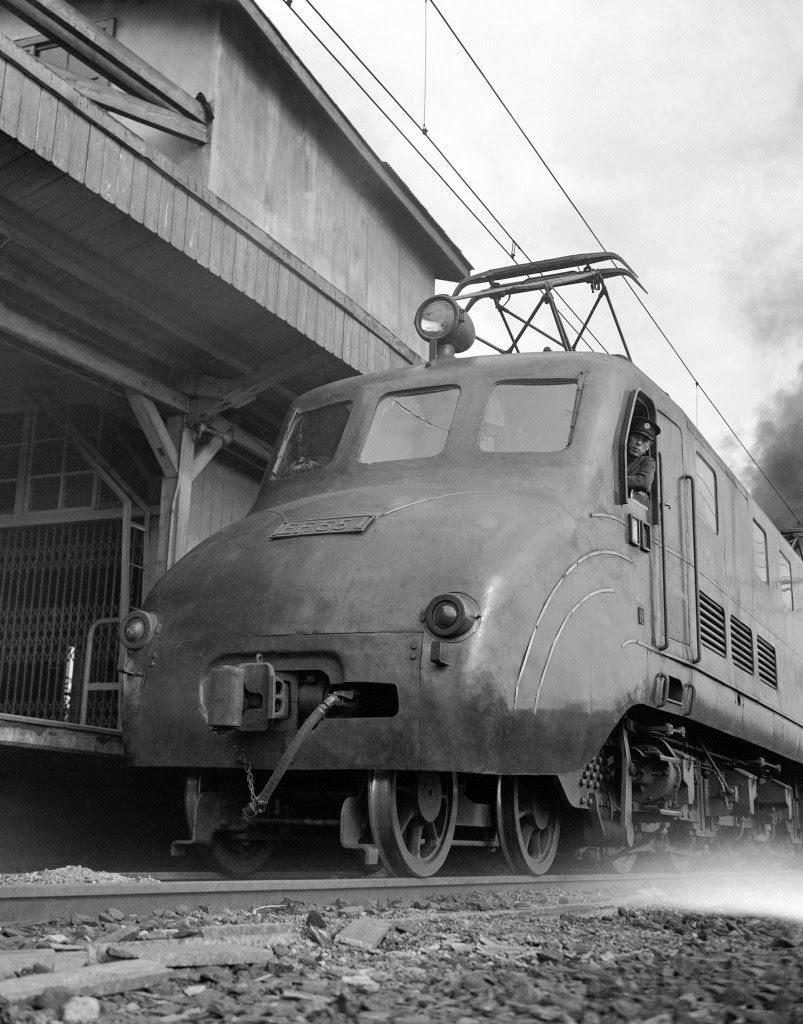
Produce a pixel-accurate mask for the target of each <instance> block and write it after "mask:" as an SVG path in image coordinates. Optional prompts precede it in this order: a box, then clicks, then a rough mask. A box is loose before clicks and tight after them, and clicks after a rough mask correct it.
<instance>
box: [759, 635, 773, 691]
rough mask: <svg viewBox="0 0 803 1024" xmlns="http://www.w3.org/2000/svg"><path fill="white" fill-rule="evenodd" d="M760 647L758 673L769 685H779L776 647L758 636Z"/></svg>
mask: <svg viewBox="0 0 803 1024" xmlns="http://www.w3.org/2000/svg"><path fill="white" fill-rule="evenodd" d="M756 647H757V648H758V675H759V678H760V679H763V680H764V682H765V683H766V684H767V685H768V686H776V687H777V685H778V665H777V661H776V658H775V648H774V647H773V646H772V644H768V643H767V641H766V640H763V639H762V638H761V637H760V636H757V637H756Z"/></svg>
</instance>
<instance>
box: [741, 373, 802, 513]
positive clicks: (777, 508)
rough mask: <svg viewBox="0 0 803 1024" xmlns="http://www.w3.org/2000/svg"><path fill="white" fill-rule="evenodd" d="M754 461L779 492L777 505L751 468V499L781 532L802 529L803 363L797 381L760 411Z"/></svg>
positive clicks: (774, 494) (770, 492) (764, 483)
mask: <svg viewBox="0 0 803 1024" xmlns="http://www.w3.org/2000/svg"><path fill="white" fill-rule="evenodd" d="M753 454H754V456H755V459H756V461H757V462H758V464H759V465H760V466H761V468H762V469H763V470H764V472H765V473H766V474H767V476H768V477H769V478H770V480H771V481H772V482H773V484H775V487H777V489H778V490H779V491H780V492H781V494H782V495H783V497H784V498H785V499H786V502H787V504H788V505H790V506H791V508H792V510H793V511H790V510H789V508H787V507H786V505H785V504H784V503H783V502H782V501H781V499H780V498H779V497H778V495H777V494H776V493H775V491H774V490H773V489H772V488H771V487H770V485H769V484H768V483H767V481H766V480H765V479H764V478H763V477H762V476H761V474H760V473H759V472H758V470H757V469H755V467H752V468H751V471H750V473H749V478H748V481H747V482H748V485H749V486H750V489H751V491H752V492H753V497H754V498H755V499H756V501H757V502H758V503H759V505H761V507H762V508H763V509H764V510H765V511H766V512H767V514H768V515H769V516H770V518H771V519H772V520H773V522H774V523H775V524H776V526H777V527H778V528H779V529H781V530H793V529H795V528H797V529H798V530H799V529H801V527H803V363H801V364H800V366H798V368H797V379H796V380H795V381H794V382H793V383H792V385H791V386H790V387H789V388H787V389H784V390H782V391H780V392H779V393H778V394H777V395H776V396H775V398H774V399H773V400H772V401H771V402H770V403H769V404H768V405H766V406H765V407H764V409H763V410H762V415H761V419H760V420H759V423H758V427H757V429H756V441H755V443H754V445H753Z"/></svg>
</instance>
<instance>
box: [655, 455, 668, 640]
mask: <svg viewBox="0 0 803 1024" xmlns="http://www.w3.org/2000/svg"><path fill="white" fill-rule="evenodd" d="M658 508H659V512H658V516H659V520H660V523H661V609H662V611H663V622H664V636H663V639H662V640H661V642H660V643H659V644H656V646H657V648H658V650H659V651H665V650H666V649H667V647H668V646H669V609H668V607H667V603H666V523H665V521H664V460H663V458H662V457H661V453H660V452H659V453H658Z"/></svg>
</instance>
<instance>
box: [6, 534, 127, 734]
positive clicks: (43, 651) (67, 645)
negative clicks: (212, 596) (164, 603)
mask: <svg viewBox="0 0 803 1024" xmlns="http://www.w3.org/2000/svg"><path fill="white" fill-rule="evenodd" d="M131 527H133V529H132V528H131ZM124 531H126V533H127V534H128V536H127V537H126V538H124ZM124 539H125V540H126V541H127V543H125V544H124V543H123V541H124ZM143 539H144V537H143V531H142V527H141V526H139V527H137V526H136V524H130V523H128V522H127V521H126V519H125V517H124V518H123V519H98V520H90V521H84V522H71V523H54V524H48V525H43V526H25V527H15V528H8V529H2V530H0V713H3V714H10V715H22V716H25V717H28V718H39V719H48V720H51V721H52V720H56V721H71V722H81V723H82V724H86V725H93V726H96V727H105V728H113V729H114V728H117V727H118V716H119V675H118V665H119V641H118V633H117V623H118V621H119V616H120V611H121V600H120V598H121V586H123V585H126V584H127V585H128V586H131V587H132V589H133V590H138V589H139V587H140V586H141V579H142V573H141V571H140V570H141V566H142V562H143V547H144V544H143ZM124 551H125V553H126V555H128V553H129V552H130V563H128V562H127V564H126V566H125V571H122V570H123V552H124ZM132 570H133V571H132ZM128 597H129V599H130V600H133V603H137V602H138V600H139V597H140V595H139V594H138V593H136V594H129V595H128ZM128 603H129V601H128V600H124V601H123V604H124V605H125V606H126V607H127V606H128ZM124 610H125V609H124Z"/></svg>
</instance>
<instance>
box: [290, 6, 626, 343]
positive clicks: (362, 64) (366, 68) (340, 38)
mask: <svg viewBox="0 0 803 1024" xmlns="http://www.w3.org/2000/svg"><path fill="white" fill-rule="evenodd" d="M284 2H285V4H286V5H287V6H288V7H289V8H290V10H291V11H292V12H293V14H295V16H296V18H297V19H298V20H299V21H300V22H301V24H302V25H303V26H304V27H305V28H306V29H307V31H308V32H309V33H310V34H311V35H312V37H313V38H314V39H315V40H316V41H317V42H318V43H319V44H320V45H321V46H322V47H323V48H324V49H325V50H326V52H327V53H328V54H329V55H330V57H332V59H333V60H335V61H336V63H337V64H338V65H339V67H340V68H341V69H342V70H343V71H344V72H345V73H346V74H347V75H348V77H349V78H350V79H351V81H352V82H353V83H354V84H355V85H357V86H358V88H359V89H360V90H361V91H362V92H363V94H364V95H365V96H366V97H367V98H368V99H369V100H370V101H371V103H372V104H373V105H374V106H375V107H376V108H377V110H379V112H380V113H381V114H382V115H383V117H385V119H386V120H388V121H389V122H390V124H391V125H393V127H394V128H395V129H396V131H397V132H398V133H399V134H400V135H401V137H402V138H403V139H404V140H405V142H407V143H408V145H410V146H411V147H412V148H413V149H414V150H415V152H416V153H418V155H419V156H420V157H421V159H422V160H423V161H424V162H425V163H426V164H427V166H428V167H429V168H430V169H431V170H433V171H434V172H435V174H436V175H437V176H438V178H440V180H441V181H442V182H443V183H444V184H445V185H446V186H447V188H448V189H449V191H450V192H452V194H453V195H454V196H455V197H456V198H457V199H459V201H460V202H461V203H462V205H463V206H464V207H465V209H467V210H468V211H469V213H471V215H472V216H473V217H474V219H475V220H476V221H477V222H478V223H479V224H480V226H481V227H482V228H483V229H484V230H485V231H486V232H487V234H488V235H490V237H491V238H492V239H493V240H494V241H495V242H496V243H497V245H499V246H500V248H501V249H503V251H504V252H505V253H506V254H508V248H507V247H506V246H505V245H504V244H503V243H502V242H501V241H500V239H499V238H498V237H497V236H496V235H495V234H494V233H493V232H492V231H491V230H490V229H489V228H488V227H487V225H486V224H485V223H484V222H483V221H482V220H481V219H480V217H479V216H478V215H477V214H476V213H475V212H474V211H473V210H471V208H470V207H469V206H468V204H467V203H466V202H465V201H464V200H463V199H462V198H461V197H460V196H459V195H458V193H457V192H456V191H455V189H454V188H453V187H452V186H451V185H450V184H449V183H448V182H447V181H446V179H445V178H444V177H443V175H441V174H440V172H439V171H437V170H436V168H435V167H434V166H433V165H432V164H431V163H430V162H429V161H428V160H427V158H426V157H425V156H424V154H423V153H422V152H421V150H420V149H419V148H418V147H417V146H416V145H415V144H414V143H413V142H412V140H411V139H410V138H409V137H408V136H407V135H405V134H404V132H403V131H402V130H401V128H400V127H399V126H398V125H397V124H396V122H395V121H394V120H393V119H392V118H391V117H390V115H389V114H388V113H387V112H386V111H385V110H384V109H383V108H382V107H380V106H379V104H378V103H377V101H376V100H375V99H374V98H373V97H372V96H371V95H370V93H368V91H367V90H366V89H365V87H364V86H363V85H362V84H361V83H360V82H359V81H358V80H357V78H356V77H355V76H354V75H353V74H352V72H351V71H350V70H349V69H348V68H347V67H346V66H345V65H344V64H343V62H342V61H341V60H340V59H339V58H338V57H337V56H335V54H334V53H333V52H332V50H331V49H330V48H329V47H328V46H327V45H326V43H325V42H324V41H323V40H322V39H321V38H320V36H319V35H318V34H317V33H316V32H315V30H314V29H313V28H312V27H311V26H310V25H309V24H308V23H307V22H306V21H304V19H303V18H302V17H301V15H300V14H299V13H298V11H297V10H296V8H295V7H293V6H292V4H291V0H284ZM425 2H426V0H425ZM306 3H307V6H308V7H309V8H311V10H312V11H313V12H314V13H315V15H316V16H317V17H318V18H319V19H320V20H321V21H322V22H323V24H324V25H325V26H326V27H327V29H329V31H330V32H331V33H332V35H333V36H334V37H335V38H336V39H337V40H338V42H339V43H340V44H341V46H343V47H344V48H345V49H346V50H347V51H348V52H349V53H350V54H351V56H352V57H353V58H354V59H355V60H356V61H357V63H358V64H359V65H360V67H361V68H362V69H363V70H364V71H365V72H366V74H368V75H369V76H370V77H371V78H372V79H373V81H374V82H375V83H376V84H377V85H378V86H379V87H380V89H382V90H383V92H384V93H385V94H386V95H387V96H388V98H389V99H390V100H391V101H392V102H393V103H394V104H395V105H396V107H398V109H399V110H400V111H401V112H402V114H404V116H405V117H406V118H407V120H408V121H410V122H411V123H412V124H413V125H414V126H415V127H416V129H417V130H418V131H420V132H421V133H422V134H423V135H424V136H425V137H426V139H427V141H428V142H429V143H430V145H431V146H432V147H433V148H434V149H435V151H436V153H437V154H438V156H440V158H441V159H442V160H443V161H444V163H445V164H446V165H447V167H448V168H449V169H450V170H451V171H452V173H453V174H454V175H455V176H456V177H457V178H458V180H459V181H460V182H461V183H462V184H463V185H464V186H465V187H466V188H467V189H468V191H469V192H470V193H471V195H472V196H473V197H474V198H475V199H476V200H477V202H478V203H479V204H480V206H481V207H482V208H483V209H484V210H485V212H486V213H487V214H488V216H489V217H491V219H492V220H493V221H494V223H495V224H496V225H497V226H498V227H499V228H500V229H501V230H502V231H503V232H504V234H506V235H507V237H508V238H509V239H510V251H509V255H510V258H511V259H512V260H513V261H514V262H515V261H516V260H515V256H516V251H517V250H518V252H520V253H521V255H522V256H523V257H524V259H525V261H526V262H531V259H532V258H531V257H530V256H529V255H528V254H527V252H526V251H525V250H524V248H523V247H522V246H521V244H520V243H519V242H518V241H517V240H516V239H515V237H514V236H513V234H512V233H511V232H510V231H509V230H508V228H506V227H505V225H504V224H503V223H502V222H501V221H500V220H499V218H498V217H497V216H496V214H495V213H494V212H493V210H491V208H490V207H489V206H488V205H487V203H486V202H485V201H484V200H483V199H482V197H481V196H480V195H479V194H478V193H477V191H476V190H475V189H474V187H473V186H472V185H471V184H470V183H469V182H468V181H467V180H466V178H465V177H464V176H463V175H462V174H461V172H460V171H459V170H458V169H457V167H456V166H455V165H454V163H453V162H452V161H451V160H450V159H449V157H448V156H447V155H446V153H444V151H443V150H442V149H441V148H440V146H438V144H437V143H436V142H435V140H434V139H433V138H432V135H431V134H430V132H429V130H428V129H427V127H426V123H422V124H419V123H418V121H417V120H416V119H415V117H414V116H413V115H412V114H411V113H410V111H409V110H408V109H407V108H406V107H405V106H404V104H403V103H402V102H401V101H400V100H399V99H398V98H397V97H396V96H395V95H394V93H393V92H391V90H390V89H389V88H388V87H387V86H386V85H385V83H384V82H383V81H382V80H381V79H380V78H379V77H378V75H376V74H375V72H374V71H373V70H372V69H371V68H370V67H369V66H368V64H366V62H365V61H364V60H363V59H362V57H361V56H360V55H359V54H358V53H357V52H356V51H355V50H354V48H353V47H352V46H351V45H350V44H349V43H348V42H347V41H346V39H344V37H343V36H342V35H341V33H340V32H338V30H337V29H336V28H335V26H334V25H333V24H332V23H331V22H330V21H329V20H328V19H327V18H326V17H325V16H324V15H323V14H322V13H321V11H320V10H319V9H318V8H317V7H316V6H315V4H314V3H312V0H306ZM439 13H440V12H439ZM425 59H426V58H425ZM424 77H425V81H426V65H425V76H424ZM425 120H426V115H425ZM557 298H558V300H559V301H560V302H561V304H562V305H563V306H565V307H566V308H567V309H568V310H569V312H570V313H571V314H572V316H573V317H574V318H575V319H576V320H577V321H578V322H580V323H582V322H583V320H582V317H581V316H580V315H579V314H578V313H577V312H576V310H574V309H573V308H572V306H571V305H570V304H569V303H568V302H567V300H566V299H565V297H564V296H562V295H560V293H557ZM587 333H588V334H589V335H590V336H591V337H592V338H593V339H594V341H596V343H597V344H598V345H599V346H600V348H601V349H602V350H603V352H605V353H606V355H610V353H609V352H608V349H607V348H606V347H605V345H604V344H603V343H602V341H600V339H599V338H598V337H597V336H596V335H595V334H594V332H593V331H591V330H590V329H587ZM582 340H583V344H584V345H585V346H586V347H587V348H588V349H589V350H590V351H593V349H591V345H590V344H589V343H588V341H587V340H586V339H585V338H583V339H582Z"/></svg>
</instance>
